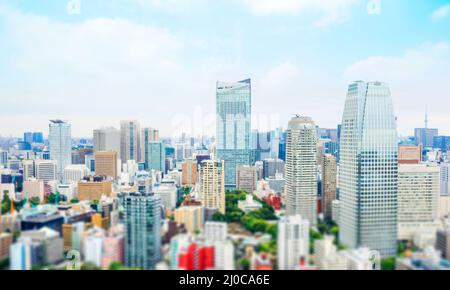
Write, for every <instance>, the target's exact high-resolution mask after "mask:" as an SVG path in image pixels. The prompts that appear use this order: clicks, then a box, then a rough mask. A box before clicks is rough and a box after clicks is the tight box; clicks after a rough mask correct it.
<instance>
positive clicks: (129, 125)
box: [120, 120, 141, 163]
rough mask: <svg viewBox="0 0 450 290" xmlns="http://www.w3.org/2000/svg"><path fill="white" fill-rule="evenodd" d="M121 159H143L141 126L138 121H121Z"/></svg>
mask: <svg viewBox="0 0 450 290" xmlns="http://www.w3.org/2000/svg"><path fill="white" fill-rule="evenodd" d="M120 159H122V162H123V163H126V162H127V161H128V160H134V161H136V162H140V161H141V127H140V124H139V122H138V121H134V120H131V121H121V122H120Z"/></svg>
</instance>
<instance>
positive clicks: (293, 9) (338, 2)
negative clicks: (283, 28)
mask: <svg viewBox="0 0 450 290" xmlns="http://www.w3.org/2000/svg"><path fill="white" fill-rule="evenodd" d="M243 1H244V3H245V5H247V7H248V8H249V9H250V11H251V12H252V13H254V14H256V15H271V14H291V15H298V14H300V13H306V12H313V13H318V14H320V19H319V20H318V21H317V22H316V25H318V26H326V25H330V24H333V23H339V22H343V21H345V20H346V19H347V18H348V17H349V15H350V9H351V8H352V6H353V5H354V4H356V3H357V2H358V1H357V0H282V1H280V0H243Z"/></svg>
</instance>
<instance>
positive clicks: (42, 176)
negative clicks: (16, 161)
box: [35, 159, 58, 183]
mask: <svg viewBox="0 0 450 290" xmlns="http://www.w3.org/2000/svg"><path fill="white" fill-rule="evenodd" d="M35 166H36V167H35V170H36V171H35V172H36V178H37V179H39V180H43V181H44V183H48V182H50V181H55V180H57V179H58V163H57V161H56V160H43V159H37V160H36V161H35Z"/></svg>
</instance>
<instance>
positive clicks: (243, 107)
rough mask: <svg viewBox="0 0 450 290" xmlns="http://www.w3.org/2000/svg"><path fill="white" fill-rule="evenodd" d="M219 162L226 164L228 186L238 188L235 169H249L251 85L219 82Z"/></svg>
mask: <svg viewBox="0 0 450 290" xmlns="http://www.w3.org/2000/svg"><path fill="white" fill-rule="evenodd" d="M216 110H217V121H216V126H217V128H216V146H217V159H218V160H223V161H224V162H225V184H226V187H227V188H231V189H234V188H235V187H236V169H237V167H238V166H241V165H250V163H251V148H250V130H251V81H250V80H249V79H248V80H244V81H240V82H236V83H223V82H217V91H216Z"/></svg>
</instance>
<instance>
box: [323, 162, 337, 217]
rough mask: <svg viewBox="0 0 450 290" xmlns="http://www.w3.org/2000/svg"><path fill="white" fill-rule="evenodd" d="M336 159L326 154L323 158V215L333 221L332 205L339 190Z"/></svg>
mask: <svg viewBox="0 0 450 290" xmlns="http://www.w3.org/2000/svg"><path fill="white" fill-rule="evenodd" d="M336 179H337V163H336V157H334V156H333V155H331V154H326V155H324V156H323V158H322V213H323V216H324V218H325V219H327V220H331V219H332V207H333V206H332V203H333V201H334V200H335V199H336V190H337V182H336Z"/></svg>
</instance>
